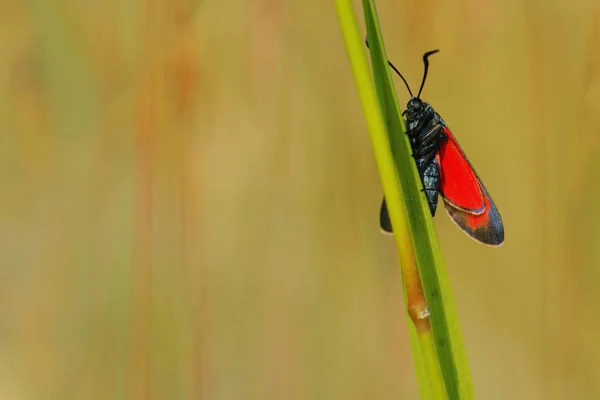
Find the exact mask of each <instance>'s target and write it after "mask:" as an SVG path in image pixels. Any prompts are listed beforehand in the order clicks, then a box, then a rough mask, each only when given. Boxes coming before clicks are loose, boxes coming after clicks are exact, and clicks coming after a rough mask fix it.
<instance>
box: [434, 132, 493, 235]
mask: <svg viewBox="0 0 600 400" xmlns="http://www.w3.org/2000/svg"><path fill="white" fill-rule="evenodd" d="M444 134H445V135H446V137H447V138H448V139H447V140H443V141H442V143H441V144H440V150H439V152H438V162H439V163H440V189H439V190H440V193H441V195H442V196H443V198H444V205H445V206H446V211H447V212H448V215H450V218H452V220H453V221H454V222H455V223H456V225H458V226H459V228H460V229H462V230H463V231H464V232H465V233H466V234H467V235H469V236H471V237H472V238H473V239H475V240H477V241H479V242H481V243H484V244H488V245H491V246H499V245H501V244H502V243H503V242H504V226H503V225H502V218H500V213H499V212H498V209H497V208H496V205H495V204H494V200H492V198H491V197H490V195H489V194H488V192H487V190H486V189H485V186H483V183H481V180H480V179H479V177H478V176H477V173H476V172H475V170H474V169H473V167H472V166H471V163H470V162H469V160H468V159H467V157H466V156H465V153H463V151H462V149H461V148H460V146H459V144H458V143H457V142H456V139H455V138H454V135H453V134H452V132H451V131H450V129H448V128H444Z"/></svg>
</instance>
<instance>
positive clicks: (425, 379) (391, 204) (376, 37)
mask: <svg viewBox="0 0 600 400" xmlns="http://www.w3.org/2000/svg"><path fill="white" fill-rule="evenodd" d="M335 3H336V7H337V11H338V16H339V20H340V25H341V28H342V33H343V35H344V39H345V42H346V46H347V49H348V54H349V57H350V62H351V65H352V69H353V72H354V76H355V80H356V84H357V87H358V91H359V94H360V97H361V101H362V104H363V109H364V112H365V118H366V121H367V125H368V127H369V131H370V134H371V139H372V142H373V149H374V152H375V157H376V161H377V166H378V169H379V172H380V175H381V181H382V186H383V189H384V193H385V197H386V201H387V204H388V209H389V214H390V219H391V222H392V226H393V227H394V232H396V234H395V239H396V245H397V248H398V255H399V260H400V266H401V271H402V277H403V284H404V288H405V293H406V298H407V308H408V310H409V315H410V316H411V320H412V321H413V322H415V324H414V325H412V324H411V346H412V348H413V356H414V358H415V365H416V369H417V377H418V380H419V389H420V392H421V396H422V398H423V399H444V398H449V399H473V398H474V394H473V388H472V384H471V379H470V373H469V369H468V364H467V360H466V352H465V348H464V345H463V340H462V335H461V333H460V326H459V323H458V317H457V313H456V309H455V306H454V301H453V298H452V293H451V290H450V286H449V283H448V277H447V273H446V269H445V266H444V262H443V258H442V255H441V251H440V246H439V242H438V240H437V235H436V233H435V229H434V225H433V220H432V218H431V215H430V213H429V207H428V205H427V202H426V200H425V196H424V195H421V194H420V191H419V189H420V187H421V184H420V179H419V176H418V173H417V170H416V166H415V163H414V161H413V159H412V158H411V157H410V153H411V151H410V144H409V143H408V140H407V138H406V135H404V132H405V130H404V124H403V121H402V118H401V113H400V107H399V105H398V101H397V98H396V94H395V90H394V86H393V83H392V78H391V75H390V72H389V69H388V67H387V58H386V55H385V49H384V46H383V39H382V35H381V30H380V27H379V22H378V18H377V13H376V9H375V5H374V2H373V0H363V7H364V13H365V22H366V26H367V32H368V36H369V42H370V46H371V60H372V66H373V71H374V78H375V86H376V90H375V89H374V87H373V81H372V79H371V76H370V74H369V71H368V66H367V60H366V57H365V54H364V53H365V48H364V47H363V46H364V44H363V37H362V35H360V33H359V30H358V27H357V24H356V20H355V16H354V12H353V9H352V5H351V2H350V1H348V0H336V1H335ZM417 267H418V270H417ZM421 284H422V291H423V294H424V300H423V304H421V303H420V301H419V291H420V290H421V289H420V288H421ZM421 297H422V296H421ZM425 301H426V303H425ZM423 307H426V308H423ZM427 309H428V310H429V313H430V317H429V318H427V317H426V316H424V315H423V311H425V312H426V311H427ZM415 310H416V311H415ZM419 310H420V311H419ZM429 328H431V329H429Z"/></svg>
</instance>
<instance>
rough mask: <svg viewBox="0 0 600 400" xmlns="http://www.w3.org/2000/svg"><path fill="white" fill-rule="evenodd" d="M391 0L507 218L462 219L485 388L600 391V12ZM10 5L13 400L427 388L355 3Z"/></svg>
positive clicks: (462, 288) (456, 243)
mask: <svg viewBox="0 0 600 400" xmlns="http://www.w3.org/2000/svg"><path fill="white" fill-rule="evenodd" d="M377 4H378V9H379V15H380V18H381V20H382V28H383V32H384V37H385V43H386V46H387V52H388V56H389V57H390V59H392V60H393V61H394V63H395V64H396V65H397V66H398V67H399V68H400V70H401V71H403V73H404V74H405V76H406V77H407V79H408V80H409V82H410V83H411V84H412V86H413V87H417V86H418V84H419V81H420V79H421V74H422V63H421V55H422V54H423V53H424V52H425V51H426V50H430V49H433V48H440V49H441V52H440V53H439V54H438V55H436V56H435V57H434V58H432V59H431V63H432V66H431V70H430V74H429V79H428V83H427V86H426V88H425V90H424V94H423V98H424V99H425V100H426V101H429V102H430V103H431V104H432V105H433V106H434V107H435V108H436V110H437V111H438V112H440V113H441V115H442V116H443V117H444V119H445V120H446V122H448V124H449V125H450V127H451V128H452V130H453V131H454V133H455V135H456V137H457V138H458V140H459V141H460V143H461V145H462V147H463V148H464V150H465V151H466V153H467V154H468V156H469V158H470V160H471V162H472V163H473V164H474V166H475V167H476V168H477V171H478V173H479V175H480V176H481V177H482V179H483V180H484V182H485V184H486V186H487V188H488V189H489V191H490V193H491V194H492V196H493V198H494V200H495V201H496V204H497V206H498V208H499V209H500V212H501V214H502V217H503V220H504V223H505V229H506V242H505V244H504V245H503V246H502V247H500V248H497V249H494V248H489V247H486V246H482V245H479V244H477V243H476V242H474V241H472V240H470V239H469V238H468V237H467V236H465V235H464V234H463V233H461V232H460V231H459V230H458V229H457V228H456V227H455V226H454V225H453V223H452V222H451V221H450V219H449V218H448V217H447V216H446V215H445V213H440V214H439V215H438V216H437V217H436V225H437V227H438V233H439V237H440V241H441V245H442V249H443V251H444V254H445V260H446V264H447V267H448V270H449V274H450V279H451V283H452V287H453V292H454V296H455V300H456V303H457V308H458V312H459V317H460V321H461V325H462V329H463V336H464V339H465V342H466V348H467V354H468V358H469V362H470V367H471V371H472V378H473V383H474V386H475V391H476V395H477V397H478V398H479V399H528V400H529V399H598V398H600V372H599V370H598V367H597V366H598V363H599V362H600V344H598V341H597V338H598V336H599V335H600V313H599V312H598V306H600V292H599V290H598V286H599V285H600V270H599V267H600V244H599V243H598V242H599V239H600V226H599V223H600V209H599V207H598V203H599V200H598V199H599V198H600V178H599V174H600V142H599V140H598V138H599V137H600V134H599V132H598V123H599V122H600V3H598V2H597V1H594V0H573V1H570V2H563V1H548V0H544V1H542V0H527V1H517V0H460V1H452V2H450V1H442V0H423V1H407V0H404V1H401V0H393V1H392V0H388V1H384V0H379V1H378V2H377ZM356 6H357V8H356V10H357V14H358V15H359V20H360V23H361V26H364V25H363V21H362V8H361V7H360V2H358V1H357V2H356ZM1 8H2V12H0V21H1V22H0V59H1V60H2V63H1V64H2V67H1V68H0V71H1V73H0V183H1V185H0V191H1V195H0V399H11V400H12V399H34V400H38V399H61V400H62V399H210V400H221V399H223V400H226V399H235V400H237V399H303V400H304V399H328V400H329V399H417V398H418V391H417V383H416V378H415V373H414V366H413V361H412V356H411V353H410V347H409V340H408V330H407V320H406V316H405V309H404V303H403V298H402V289H401V282H400V274H399V268H398V265H397V261H396V255H395V250H394V247H393V246H394V243H393V240H392V239H391V238H390V237H384V236H382V235H381V234H380V232H379V226H378V212H379V206H380V201H381V196H382V190H381V186H380V182H379V177H378V173H377V170H376V167H375V163H374V158H373V154H372V148H371V143H370V139H369V135H368V132H367V130H366V125H365V122H364V120H363V114H362V109H361V107H360V102H359V98H358V94H357V91H356V88H355V87H354V80H353V76H352V74H351V70H350V67H349V63H348V59H347V55H346V50H345V47H344V43H343V41H342V38H341V33H340V29H339V26H338V22H337V16H336V14H335V10H334V7H333V2H330V1H322V0H318V1H317V0H306V1H302V2H300V1H291V0H255V1H243V0H229V1H217V0H174V1H170V2H168V1H159V0H141V1H117V0H106V1H104V2H81V1H75V0H59V1H55V2H48V1H43V0H30V1H27V2H23V1H18V0H4V1H3V2H2V6H1ZM363 31H364V30H363ZM396 83H397V88H398V95H399V100H400V102H401V104H405V103H406V101H407V100H408V95H407V93H406V90H405V89H404V86H403V85H402V82H401V81H399V80H397V82H396Z"/></svg>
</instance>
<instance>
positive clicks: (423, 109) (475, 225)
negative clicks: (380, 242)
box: [366, 40, 504, 246]
mask: <svg viewBox="0 0 600 400" xmlns="http://www.w3.org/2000/svg"><path fill="white" fill-rule="evenodd" d="M366 44H367V47H368V46H369V42H368V40H367V41H366ZM438 51H439V50H432V51H428V52H426V53H425V54H424V55H423V64H424V71H423V78H422V80H421V86H420V88H419V92H418V93H417V96H416V97H415V96H414V95H413V93H412V91H411V89H410V86H409V85H408V82H407V81H406V79H405V78H404V76H402V74H401V73H400V71H398V69H397V68H396V67H395V66H394V64H392V63H391V62H390V61H389V60H388V64H389V66H390V67H391V68H392V69H393V70H394V71H395V72H396V73H397V74H398V76H400V78H401V79H402V81H403V82H404V85H405V86H406V88H407V89H408V93H409V94H410V97H411V98H410V100H409V101H408V103H407V105H406V110H405V111H404V112H403V113H402V115H403V116H404V117H405V118H406V119H405V121H404V123H405V125H406V134H407V135H408V138H409V141H410V146H411V149H412V152H413V154H412V155H413V157H414V159H415V162H416V164H417V170H418V172H419V176H420V178H421V182H422V184H423V189H422V191H423V192H424V193H425V197H426V198H427V203H428V204H429V210H430V211H431V215H432V216H435V212H436V209H437V200H438V193H439V194H440V195H441V197H442V198H443V199H444V206H445V209H446V212H447V213H448V215H449V216H450V218H451V219H452V220H453V221H454V222H455V223H456V225H457V226H458V227H459V228H460V229H461V230H462V231H463V232H465V233H466V234H467V235H469V236H470V237H471V238H473V239H475V240H476V241H478V242H481V243H483V244H487V245H490V246H499V245H501V244H502V243H503V242H504V226H503V224H502V218H501V217H500V213H499V212H498V209H497V208H496V205H495V204H494V201H493V200H492V197H491V196H490V195H489V193H488V191H487V189H486V188H485V186H484V185H483V183H482V182H481V179H480V178H479V176H478V175H477V173H476V172H475V169H474V168H473V166H472V165H471V163H470V162H469V160H468V159H467V156H466V155H465V153H464V151H463V150H462V148H461V147H460V145H459V144H458V142H457V140H456V138H455V137H454V134H453V133H452V131H451V130H450V128H449V127H448V125H447V124H446V122H444V120H443V119H442V117H441V116H440V115H439V114H438V113H437V112H436V111H435V110H434V109H433V108H432V107H431V106H430V105H429V104H428V103H426V102H424V101H423V100H421V92H422V91H423V87H424V86H425V81H426V79H427V72H428V70H429V60H428V59H429V57H430V56H431V55H433V54H435V53H437V52H438ZM380 225H381V229H382V230H383V231H384V232H386V233H390V234H391V233H393V230H392V224H391V222H390V218H389V214H388V211H387V205H386V202H385V198H384V199H383V202H382V204H381V211H380Z"/></svg>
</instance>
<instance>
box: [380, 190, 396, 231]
mask: <svg viewBox="0 0 600 400" xmlns="http://www.w3.org/2000/svg"><path fill="white" fill-rule="evenodd" d="M379 226H380V227H381V232H382V233H384V234H386V235H393V234H394V230H393V229H392V221H390V214H388V209H387V204H385V198H384V199H383V201H382V202H381V210H380V211H379Z"/></svg>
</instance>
